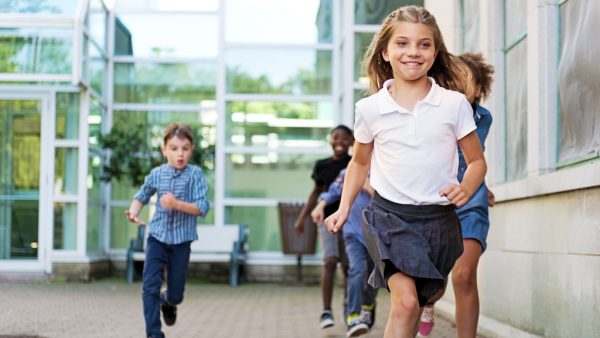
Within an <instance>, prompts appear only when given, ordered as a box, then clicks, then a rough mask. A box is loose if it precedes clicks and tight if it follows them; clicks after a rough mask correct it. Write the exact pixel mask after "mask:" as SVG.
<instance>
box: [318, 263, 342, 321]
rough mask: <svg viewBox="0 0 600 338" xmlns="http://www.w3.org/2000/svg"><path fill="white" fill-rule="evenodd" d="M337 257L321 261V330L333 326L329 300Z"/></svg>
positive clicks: (331, 295)
mask: <svg viewBox="0 0 600 338" xmlns="http://www.w3.org/2000/svg"><path fill="white" fill-rule="evenodd" d="M337 261H338V259H337V257H327V258H325V260H324V261H323V270H322V274H321V293H322V296H323V313H322V314H321V319H320V321H321V328H323V329H325V328H328V327H331V326H333V324H334V321H333V313H332V312H331V299H332V298H333V279H334V275H335V268H336V266H337Z"/></svg>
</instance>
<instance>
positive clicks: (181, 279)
mask: <svg viewBox="0 0 600 338" xmlns="http://www.w3.org/2000/svg"><path fill="white" fill-rule="evenodd" d="M190 243H191V242H185V243H181V244H176V245H169V244H165V243H162V242H160V241H158V240H156V239H155V238H154V237H152V236H149V237H148V243H147V244H146V261H145V263H144V274H143V280H142V300H143V303H144V319H145V320H146V335H147V336H151V335H153V336H156V337H164V334H163V333H162V331H161V329H160V306H161V305H162V304H163V302H165V301H166V302H167V303H169V304H171V305H177V304H179V303H181V301H182V300H183V291H184V288H185V276H186V274H187V268H188V262H189V260H190ZM165 266H166V267H167V290H166V291H165V294H164V296H166V297H165V298H166V299H163V298H161V295H160V287H161V286H162V283H163V280H164V268H165Z"/></svg>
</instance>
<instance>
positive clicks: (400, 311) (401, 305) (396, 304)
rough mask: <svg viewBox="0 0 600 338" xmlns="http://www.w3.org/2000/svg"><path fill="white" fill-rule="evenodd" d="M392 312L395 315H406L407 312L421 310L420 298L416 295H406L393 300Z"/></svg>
mask: <svg viewBox="0 0 600 338" xmlns="http://www.w3.org/2000/svg"><path fill="white" fill-rule="evenodd" d="M391 305H392V308H391V310H390V311H391V312H392V315H393V316H401V317H404V316H405V315H407V314H412V313H414V312H416V311H419V300H418V299H417V297H416V296H415V295H405V296H403V297H402V298H400V299H398V300H396V301H394V300H393V301H392V304H391Z"/></svg>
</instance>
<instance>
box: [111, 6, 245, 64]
mask: <svg viewBox="0 0 600 338" xmlns="http://www.w3.org/2000/svg"><path fill="white" fill-rule="evenodd" d="M118 19H119V20H120V23H121V24H122V25H123V26H124V27H125V28H126V29H127V32H128V33H129V36H130V37H131V45H132V48H133V50H132V52H131V51H129V50H127V49H120V48H117V49H115V54H116V55H133V56H141V57H147V56H161V57H172V56H176V57H187V58H216V57H217V38H218V34H217V24H218V23H217V16H216V15H212V14H181V13H178V14H168V13H156V14H119V17H118ZM253 21H255V20H253ZM255 22H256V21H255Z"/></svg>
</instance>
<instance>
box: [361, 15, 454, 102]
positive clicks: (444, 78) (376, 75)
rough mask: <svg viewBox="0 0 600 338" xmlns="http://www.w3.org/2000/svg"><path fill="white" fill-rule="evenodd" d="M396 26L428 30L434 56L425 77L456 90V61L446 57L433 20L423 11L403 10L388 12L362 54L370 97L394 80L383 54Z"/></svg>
mask: <svg viewBox="0 0 600 338" xmlns="http://www.w3.org/2000/svg"><path fill="white" fill-rule="evenodd" d="M399 22H408V23H420V24H424V25H425V26H427V27H429V29H431V31H432V33H433V43H434V47H435V50H436V52H437V56H436V58H435V61H434V62H433V65H432V66H431V68H430V69H429V71H428V72H427V75H428V76H431V77H433V78H434V79H435V81H436V82H437V83H438V84H439V85H440V86H442V87H445V88H451V87H457V84H456V83H455V82H456V80H457V79H459V78H460V71H459V70H458V67H457V66H456V62H458V61H457V58H456V57H454V56H453V55H452V54H450V53H448V49H447V48H446V45H445V44H444V39H443V37H442V32H441V31H440V28H439V27H438V24H437V22H436V20H435V17H434V16H433V15H431V13H429V11H428V10H426V9H425V8H423V7H420V6H404V7H400V8H398V9H396V10H395V11H393V12H391V13H390V14H389V15H388V16H387V18H385V19H384V20H383V23H382V24H381V29H380V30H379V32H378V33H376V34H375V36H374V37H373V40H372V41H371V44H370V45H369V48H368V49H367V51H366V54H365V58H364V63H363V70H364V72H365V73H366V74H368V75H369V80H370V93H371V94H374V93H376V92H377V91H379V89H381V87H382V86H383V83H384V82H385V81H386V80H389V79H392V78H393V77H394V73H393V71H392V66H391V65H390V63H389V62H387V61H385V60H384V59H383V51H384V50H385V49H386V48H387V45H388V42H389V41H390V39H391V38H392V34H393V33H394V28H395V27H396V24H397V23H399Z"/></svg>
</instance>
